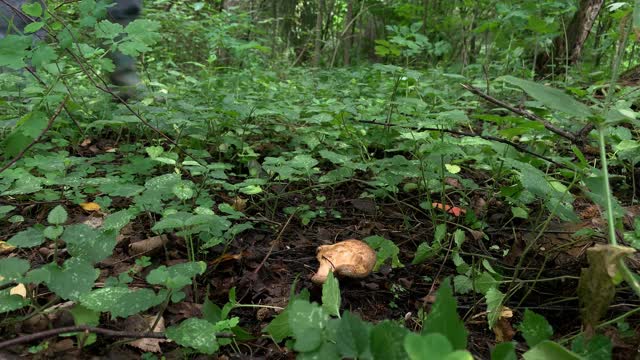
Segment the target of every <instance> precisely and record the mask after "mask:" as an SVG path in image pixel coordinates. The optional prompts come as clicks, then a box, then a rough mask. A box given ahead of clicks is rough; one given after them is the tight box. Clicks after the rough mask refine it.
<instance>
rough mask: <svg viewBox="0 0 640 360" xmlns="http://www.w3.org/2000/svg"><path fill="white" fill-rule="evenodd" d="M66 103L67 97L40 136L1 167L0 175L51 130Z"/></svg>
mask: <svg viewBox="0 0 640 360" xmlns="http://www.w3.org/2000/svg"><path fill="white" fill-rule="evenodd" d="M66 102H67V97H65V98H64V99H63V100H62V102H61V103H60V105H58V108H57V109H56V111H55V112H54V113H53V115H52V116H51V117H50V118H49V122H47V126H45V128H44V129H43V130H42V131H41V132H40V135H38V137H37V138H35V139H34V140H33V141H32V142H31V144H29V145H27V147H26V148H24V149H22V151H20V153H19V154H18V155H16V156H15V157H14V158H13V159H11V161H9V162H8V163H7V164H6V165H5V166H3V167H2V168H0V173H2V172H3V171H5V170H7V169H8V168H10V167H11V165H13V164H15V163H16V162H17V161H18V160H20V158H22V157H23V156H24V154H25V153H26V152H27V151H28V150H29V149H31V147H32V146H33V145H35V144H37V143H38V141H40V139H42V137H43V136H44V134H45V133H46V132H47V131H49V129H50V128H51V125H53V121H54V120H55V119H56V118H57V117H58V115H60V112H61V111H62V109H64V104H65V103H66Z"/></svg>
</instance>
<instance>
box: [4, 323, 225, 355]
mask: <svg viewBox="0 0 640 360" xmlns="http://www.w3.org/2000/svg"><path fill="white" fill-rule="evenodd" d="M74 332H87V333H94V334H99V335H103V336H109V337H121V338H132V339H143V338H153V339H166V336H165V334H164V333H161V332H152V333H141V332H137V331H117V330H110V329H104V328H99V327H93V326H87V325H78V326H66V327H61V328H57V329H51V330H45V331H41V332H37V333H34V334H29V335H24V336H19V337H17V338H14V339H11V340H7V341H3V342H0V349H3V348H6V347H9V346H14V345H19V344H24V343H29V342H32V341H36V340H41V339H45V338H48V337H51V336H56V335H60V334H65V333H74ZM216 337H217V338H232V337H234V335H233V334H228V333H218V334H216Z"/></svg>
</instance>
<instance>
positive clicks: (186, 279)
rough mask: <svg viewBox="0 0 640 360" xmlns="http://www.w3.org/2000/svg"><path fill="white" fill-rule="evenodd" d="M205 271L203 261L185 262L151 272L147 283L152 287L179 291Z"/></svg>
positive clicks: (205, 266)
mask: <svg viewBox="0 0 640 360" xmlns="http://www.w3.org/2000/svg"><path fill="white" fill-rule="evenodd" d="M206 269H207V264H206V263H205V262H203V261H198V262H187V263H182V264H176V265H172V266H170V267H166V266H164V265H162V266H160V267H158V268H156V269H153V270H151V272H150V273H149V275H147V282H148V283H149V284H152V285H163V286H165V287H167V288H168V289H173V290H180V289H182V288H183V287H185V286H187V285H189V284H191V279H192V278H193V277H195V276H196V275H202V274H203V273H204V271H205V270H206Z"/></svg>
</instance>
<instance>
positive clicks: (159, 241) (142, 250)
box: [129, 235, 169, 256]
mask: <svg viewBox="0 0 640 360" xmlns="http://www.w3.org/2000/svg"><path fill="white" fill-rule="evenodd" d="M167 242H169V238H167V236H166V235H158V236H153V237H150V238H147V239H144V240H142V241H137V242H134V243H131V244H129V254H130V255H132V256H138V255H142V254H147V253H149V252H152V251H154V250H157V249H159V248H161V247H163V246H164V245H166V244H167Z"/></svg>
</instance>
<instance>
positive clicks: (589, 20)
mask: <svg viewBox="0 0 640 360" xmlns="http://www.w3.org/2000/svg"><path fill="white" fill-rule="evenodd" d="M603 4H604V0H580V6H579V8H578V11H576V13H575V14H574V15H573V19H571V22H570V23H569V26H568V27H567V29H566V35H565V34H561V35H560V36H558V37H557V38H556V39H555V41H554V42H553V44H554V46H553V51H552V53H551V54H549V53H544V54H540V55H539V57H538V60H537V61H536V68H537V70H538V73H539V74H548V73H549V72H550V71H552V69H551V67H550V66H549V65H551V64H550V63H551V62H552V60H554V62H555V63H556V64H567V65H571V64H575V63H576V62H577V61H578V59H580V54H581V53H582V47H583V46H584V43H585V41H586V40H587V37H589V33H590V32H591V28H592V27H593V23H594V22H595V21H596V18H597V17H598V14H599V13H600V9H601V8H602V5H603ZM565 39H566V42H565Z"/></svg>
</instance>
